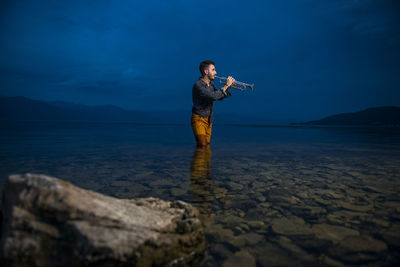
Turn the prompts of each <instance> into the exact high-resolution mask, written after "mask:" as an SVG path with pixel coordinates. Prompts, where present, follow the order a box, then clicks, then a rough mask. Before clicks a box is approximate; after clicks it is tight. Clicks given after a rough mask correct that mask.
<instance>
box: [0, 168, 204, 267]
mask: <svg viewBox="0 0 400 267" xmlns="http://www.w3.org/2000/svg"><path fill="white" fill-rule="evenodd" d="M1 231H2V232H1V248H0V249H1V251H0V252H1V263H2V264H3V266H4V265H7V266H106V265H107V266H122V265H123V266H125V265H130V266H131V265H132V266H133V265H135V266H150V265H167V264H169V265H191V264H193V263H194V262H195V261H196V260H197V259H198V258H200V257H201V255H202V253H203V249H204V232H203V229H202V227H201V223H200V221H199V219H198V212H197V210H196V209H194V208H193V207H192V206H190V205H189V204H186V203H184V202H182V201H175V202H166V201H162V200H159V199H155V198H148V199H116V198H112V197H108V196H104V195H101V194H98V193H95V192H93V191H89V190H84V189H81V188H78V187H75V186H73V185H72V184H70V183H68V182H65V181H62V180H59V179H57V178H53V177H49V176H45V175H34V174H26V175H12V176H10V177H9V179H8V180H7V183H6V185H5V187H4V191H3V201H2V225H1Z"/></svg>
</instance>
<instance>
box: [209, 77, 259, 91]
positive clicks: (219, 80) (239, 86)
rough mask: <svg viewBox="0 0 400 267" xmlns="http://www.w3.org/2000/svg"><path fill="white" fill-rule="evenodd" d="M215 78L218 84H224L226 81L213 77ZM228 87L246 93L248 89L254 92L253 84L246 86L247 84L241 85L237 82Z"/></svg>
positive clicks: (223, 78)
mask: <svg viewBox="0 0 400 267" xmlns="http://www.w3.org/2000/svg"><path fill="white" fill-rule="evenodd" d="M215 78H216V79H218V82H220V83H225V82H226V80H227V79H228V78H226V77H219V76H215ZM230 87H231V88H235V89H238V90H240V91H246V89H247V88H249V89H251V90H252V91H253V90H254V83H253V84H248V83H242V82H239V81H235V82H234V83H233V85H231V86H230Z"/></svg>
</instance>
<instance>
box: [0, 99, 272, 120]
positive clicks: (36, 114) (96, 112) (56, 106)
mask: <svg viewBox="0 0 400 267" xmlns="http://www.w3.org/2000/svg"><path fill="white" fill-rule="evenodd" d="M190 116H191V103H188V109H187V110H151V111H132V110H126V109H123V108H120V107H117V106H113V105H102V106H88V105H82V104H74V103H69V102H62V101H55V102H47V101H40V100H33V99H30V98H27V97H23V96H15V97H4V96H3V97H2V96H0V120H11V121H49V120H50V121H51V120H70V121H99V122H133V123H178V124H189V123H190ZM214 116H215V121H216V122H217V123H218V124H224V123H257V122H258V123H264V122H265V120H264V119H263V118H260V117H257V116H250V115H241V114H234V113H226V112H223V111H222V112H216V113H215V114H214Z"/></svg>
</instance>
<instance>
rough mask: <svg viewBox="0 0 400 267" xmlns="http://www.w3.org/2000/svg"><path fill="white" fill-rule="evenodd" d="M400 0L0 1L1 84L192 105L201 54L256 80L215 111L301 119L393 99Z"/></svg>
mask: <svg viewBox="0 0 400 267" xmlns="http://www.w3.org/2000/svg"><path fill="white" fill-rule="evenodd" d="M399 25H400V2H399V1H396V0H362V1H361V0H359V1H357V0H335V1H333V0H324V1H321V0H287V1H254V0H247V1H216V0H214V1H188V0H186V1H184V0H163V1H134V0H120V1H109V0H96V1H95V0H92V1H86V0H81V1H74V0H72V1H71V0H69V1H64V0H59V1H43V0H37V1H26V0H19V1H7V0H6V1H2V2H1V4H0V34H1V36H2V40H1V42H0V90H1V91H0V94H1V95H6V96H16V95H23V96H26V97H30V98H34V99H40V100H63V101H69V102H74V103H82V104H89V105H100V104H114V105H118V106H121V107H123V108H126V109H135V110H136V109H139V110H153V109H157V110H160V109H161V110H162V109H187V110H189V109H190V108H191V104H192V103H191V87H192V85H193V83H194V82H195V81H196V80H197V78H198V77H199V70H198V65H199V63H200V62H201V61H202V60H204V59H211V60H213V61H215V62H216V70H217V72H218V74H219V75H221V76H228V75H232V76H233V77H235V78H236V79H237V80H239V81H244V82H248V83H255V90H254V91H253V92H239V91H236V90H234V91H232V93H233V97H231V98H229V99H226V100H224V101H221V102H218V103H217V106H216V112H217V113H218V112H237V113H239V112H240V113H245V114H257V115H258V116H262V117H265V118H267V119H271V120H274V121H276V120H278V121H279V120H281V121H300V120H312V119H318V118H321V117H324V116H327V115H331V114H335V113H341V112H352V111H358V110H361V109H364V108H368V107H374V106H383V105H397V106H399V105H400V91H399V88H400V26H399Z"/></svg>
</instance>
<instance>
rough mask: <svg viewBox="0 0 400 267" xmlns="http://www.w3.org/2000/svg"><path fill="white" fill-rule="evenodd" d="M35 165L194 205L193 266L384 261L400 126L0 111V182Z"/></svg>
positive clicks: (399, 159) (390, 252) (130, 193)
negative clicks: (200, 237)
mask: <svg viewBox="0 0 400 267" xmlns="http://www.w3.org/2000/svg"><path fill="white" fill-rule="evenodd" d="M26 172H30V173H41V174H47V175H51V176H55V177H58V178H61V179H64V180H67V181H70V182H72V183H73V184H75V185H77V186H80V187H83V188H86V189H91V190H94V191H97V192H100V193H103V194H106V195H110V196H114V197H118V198H136V197H158V198H161V199H164V200H183V201H186V202H189V203H192V204H193V205H195V206H197V207H198V208H199V210H200V213H201V220H202V223H203V224H204V227H205V233H206V240H207V249H206V253H205V256H204V261H203V266H222V265H224V264H226V266H256V265H257V266H291V265H297V266H315V265H320V266H354V265H366V266H367V265H368V266H395V265H397V264H398V263H399V262H400V253H399V251H400V250H399V248H400V191H399V188H400V129H399V128H360V127H358V128H352V127H289V126H260V125H258V126H257V125H255V126H244V125H220V124H218V123H215V125H214V129H213V137H212V143H211V147H210V148H207V149H202V150H198V149H196V148H195V143H194V138H193V135H192V131H191V128H190V125H189V122H188V124H187V125H179V124H177V125H162V124H159V125H157V124H154V125H144V124H134V123H98V122H97V123H96V122H2V123H1V126H0V177H1V179H0V186H1V187H3V185H4V182H5V179H6V177H7V176H8V175H10V174H14V173H26Z"/></svg>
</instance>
